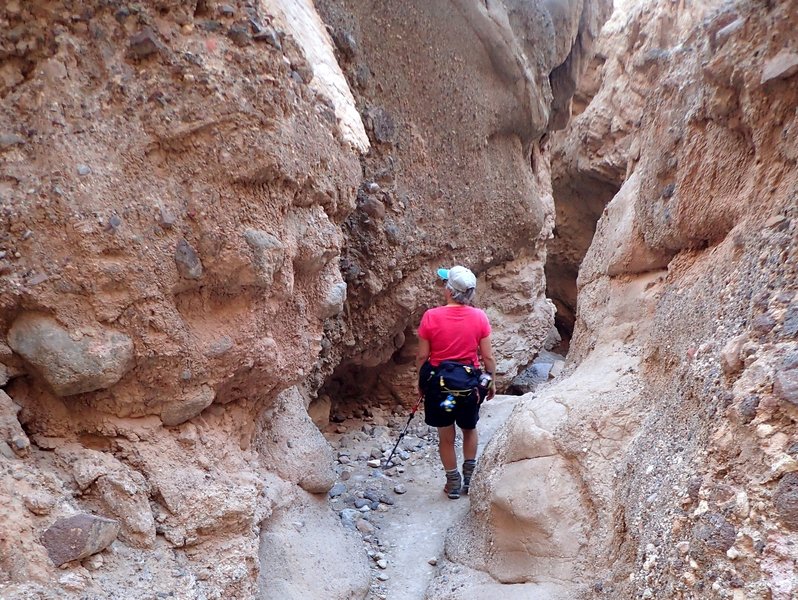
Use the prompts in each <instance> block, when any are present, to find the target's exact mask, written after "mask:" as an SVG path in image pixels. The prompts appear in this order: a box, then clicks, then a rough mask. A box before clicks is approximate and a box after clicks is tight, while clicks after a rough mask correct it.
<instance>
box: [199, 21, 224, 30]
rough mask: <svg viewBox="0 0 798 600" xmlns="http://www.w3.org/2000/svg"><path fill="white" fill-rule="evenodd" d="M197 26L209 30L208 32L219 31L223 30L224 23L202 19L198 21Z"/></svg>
mask: <svg viewBox="0 0 798 600" xmlns="http://www.w3.org/2000/svg"><path fill="white" fill-rule="evenodd" d="M197 27H198V28H199V29H202V30H203V31H207V32H208V33H217V32H219V31H221V29H222V24H221V23H220V22H219V21H212V20H211V21H200V22H199V23H197Z"/></svg>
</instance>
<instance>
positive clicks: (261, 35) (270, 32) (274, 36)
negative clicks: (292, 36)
mask: <svg viewBox="0 0 798 600" xmlns="http://www.w3.org/2000/svg"><path fill="white" fill-rule="evenodd" d="M252 39H254V40H255V41H256V42H266V43H267V44H269V45H270V46H273V47H274V48H276V49H277V50H282V49H283V44H282V42H280V36H279V34H278V33H277V31H275V30H274V29H272V28H271V27H262V28H261V29H260V31H258V32H257V33H256V34H255V35H253V36H252Z"/></svg>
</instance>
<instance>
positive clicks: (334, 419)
mask: <svg viewBox="0 0 798 600" xmlns="http://www.w3.org/2000/svg"><path fill="white" fill-rule="evenodd" d="M330 421H332V422H333V423H343V422H344V421H346V417H345V416H344V415H342V414H341V413H333V416H332V417H330Z"/></svg>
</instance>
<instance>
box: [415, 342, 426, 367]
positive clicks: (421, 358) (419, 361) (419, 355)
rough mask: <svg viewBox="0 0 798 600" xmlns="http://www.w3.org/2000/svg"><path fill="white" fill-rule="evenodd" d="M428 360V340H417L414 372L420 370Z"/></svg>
mask: <svg viewBox="0 0 798 600" xmlns="http://www.w3.org/2000/svg"><path fill="white" fill-rule="evenodd" d="M428 358H429V340H425V339H424V338H418V349H417V350H416V371H418V370H419V369H420V368H421V365H423V364H424V363H425V362H426V361H427V359H428Z"/></svg>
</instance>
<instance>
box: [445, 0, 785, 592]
mask: <svg viewBox="0 0 798 600" xmlns="http://www.w3.org/2000/svg"><path fill="white" fill-rule="evenodd" d="M797 25H798V10H796V5H795V3H794V2H792V1H782V2H778V1H777V2H769V3H763V2H747V1H741V2H724V3H720V2H709V3H706V4H703V5H701V4H693V3H672V2H670V1H664V2H659V1H653V2H643V3H639V4H637V5H635V6H626V7H622V10H619V11H617V12H616V14H615V15H614V16H613V18H612V19H611V21H610V22H609V23H608V25H607V27H606V28H605V35H607V36H608V37H609V38H612V39H614V40H615V43H614V45H613V46H612V47H611V48H610V50H609V51H608V52H607V54H606V57H605V60H604V63H603V66H602V67H601V69H602V70H601V74H600V85H599V88H598V90H596V89H595V87H594V88H593V89H592V91H591V92H590V94H589V96H590V97H592V100H591V101H590V104H588V105H587V106H586V108H585V109H584V111H583V112H582V113H581V114H580V116H579V117H578V118H576V119H575V120H574V122H573V124H572V127H571V128H569V129H568V130H567V131H566V132H564V134H563V135H562V139H560V140H559V141H558V143H559V144H560V146H559V147H560V148H561V149H562V150H561V152H562V154H561V159H564V160H567V164H566V165H565V166H564V167H561V166H555V167H554V171H555V172H556V171H559V172H560V173H562V177H563V181H564V183H566V184H567V183H568V181H567V179H568V177H569V176H570V175H569V173H570V174H575V175H574V176H576V177H577V185H576V186H575V187H576V188H577V189H578V188H579V186H581V185H583V184H584V182H585V181H586V180H589V179H594V178H599V179H609V180H613V181H617V182H618V183H619V184H621V185H620V189H619V191H618V193H617V194H616V195H615V196H614V197H613V198H612V200H611V201H610V202H609V204H608V205H607V206H606V209H605V210H604V211H603V213H602V215H601V218H600V219H599V221H598V224H597V227H596V234H595V238H594V239H593V241H592V243H591V245H590V248H589V250H588V251H587V254H586V256H585V258H584V261H583V262H582V264H581V268H580V270H579V276H578V281H577V285H578V294H579V295H578V314H577V315H576V319H575V325H576V329H575V335H574V338H573V342H572V345H571V352H570V354H569V361H570V366H569V367H567V370H568V371H569V372H570V376H568V377H567V378H565V379H564V380H562V381H560V382H558V383H555V384H553V385H551V386H550V387H548V388H546V389H544V390H541V391H539V392H538V393H535V394H532V395H528V396H525V397H524V399H523V401H522V404H521V405H520V406H519V407H518V408H517V409H516V411H515V413H514V415H513V416H512V417H511V420H510V422H509V424H508V427H507V428H506V430H505V431H504V432H503V433H502V435H500V436H498V437H497V438H495V439H494V440H493V442H492V443H491V446H490V447H489V448H488V450H487V452H486V453H485V456H484V457H483V460H482V463H481V465H480V467H479V468H478V471H477V474H476V476H475V481H474V484H473V487H472V493H471V503H472V505H471V507H472V508H471V513H470V514H469V516H468V518H467V519H466V521H465V522H464V523H463V526H462V527H460V528H457V529H455V530H454V531H453V532H452V533H451V534H450V536H449V539H448V545H447V552H448V555H449V556H450V557H451V558H452V559H453V560H455V561H457V562H460V563H462V565H464V566H465V567H468V568H464V569H463V570H461V571H460V573H459V574H453V573H451V572H449V573H447V574H446V579H445V580H444V579H440V580H439V581H438V582H436V585H435V597H437V598H470V597H476V596H475V595H474V594H482V596H483V597H487V596H488V595H489V594H490V595H493V596H494V597H501V594H505V595H506V597H519V598H521V597H524V598H537V597H540V598H557V597H562V598H573V597H579V596H584V597H599V598H600V597H606V598H735V599H742V598H763V599H764V598H769V599H774V600H775V599H778V600H788V599H790V598H795V597H796V595H797V594H798V579H797V578H796V576H795V574H796V572H798V570H796V569H797V567H798V551H797V550H796V549H797V548H798V530H797V529H796V516H797V515H798V513H796V507H798V495H796V489H798V484H796V481H798V446H796V439H798V426H797V425H796V423H797V422H798V386H797V385H796V382H798V339H797V336H798V283H797V282H798V272H796V270H797V269H798V267H797V265H798V170H796V160H798V143H796V136H795V135H794V134H795V132H796V129H798V111H796V107H797V106H798V76H796V74H798V43H797V42H796V38H795V35H794V31H795V28H796V26H797ZM602 44H603V42H602V41H600V42H599V47H604V48H607V46H602ZM580 142H583V143H580ZM555 156H556V155H555ZM577 200H579V199H577ZM559 201H565V202H570V201H574V197H573V196H572V195H570V196H568V195H567V196H566V197H565V198H560V197H558V196H556V195H555V202H559ZM564 210H568V208H566V209H564ZM577 210H578V209H577ZM558 214H559V209H558ZM497 581H498V582H501V583H498V584H497V583H496V582H497Z"/></svg>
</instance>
